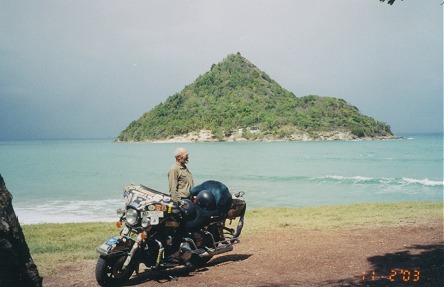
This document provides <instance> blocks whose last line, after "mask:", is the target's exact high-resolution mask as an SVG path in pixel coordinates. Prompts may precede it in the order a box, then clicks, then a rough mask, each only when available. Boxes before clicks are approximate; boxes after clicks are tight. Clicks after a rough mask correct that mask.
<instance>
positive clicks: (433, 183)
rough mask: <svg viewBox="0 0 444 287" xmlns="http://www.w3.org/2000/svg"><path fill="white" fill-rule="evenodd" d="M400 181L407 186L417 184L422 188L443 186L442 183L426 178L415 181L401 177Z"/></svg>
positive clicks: (443, 182) (443, 183)
mask: <svg viewBox="0 0 444 287" xmlns="http://www.w3.org/2000/svg"><path fill="white" fill-rule="evenodd" d="M402 180H403V181H405V182H406V183H408V184H418V185H424V186H444V181H436V180H429V179H427V178H425V179H415V178H407V177H403V178H402Z"/></svg>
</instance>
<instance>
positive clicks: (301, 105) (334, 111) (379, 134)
mask: <svg viewBox="0 0 444 287" xmlns="http://www.w3.org/2000/svg"><path fill="white" fill-rule="evenodd" d="M393 137H394V136H393V133H392V132H391V130H390V126H389V125H387V124H386V123H383V122H379V121H377V120H375V119H374V118H372V117H368V116H366V115H363V114H362V113H360V111H359V109H358V108H357V107H355V106H352V105H350V104H348V103H347V102H346V101H345V100H343V99H338V98H332V97H322V96H317V95H308V96H303V97H296V96H295V95H294V94H293V93H292V92H290V91H288V90H286V89H284V88H283V87H281V86H280V85H279V84H278V83H277V82H276V81H274V80H273V79H271V78H270V77H269V76H268V75H267V74H266V73H265V72H263V71H261V70H260V69H259V68H257V67H256V66H255V65H253V64H252V63H251V62H250V61H248V60H247V59H246V58H244V57H243V56H242V55H241V54H240V53H237V54H231V55H228V56H227V57H226V58H225V59H224V60H223V61H222V62H220V63H218V64H213V65H212V66H211V70H210V71H208V72H206V73H205V74H203V75H200V76H199V77H198V78H197V79H196V80H195V81H194V82H193V83H191V84H189V85H188V86H186V87H185V88H184V89H183V90H182V91H180V92H179V93H176V94H174V95H173V96H170V97H169V98H168V99H167V100H166V101H165V102H164V103H160V104H159V105H157V106H155V107H154V108H153V109H152V110H150V111H148V112H146V113H144V114H143V115H142V116H141V117H140V118H139V119H137V120H134V121H133V122H131V123H130V124H129V126H128V127H127V128H126V129H125V130H123V131H122V132H121V133H120V135H118V136H117V138H116V141H117V142H127V141H135V142H175V141H189V142H195V141H267V140H268V141H277V140H285V141H293V140H295V141H297V140H351V139H386V138H393Z"/></svg>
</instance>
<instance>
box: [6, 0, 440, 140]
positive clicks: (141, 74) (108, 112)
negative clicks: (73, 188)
mask: <svg viewBox="0 0 444 287" xmlns="http://www.w3.org/2000/svg"><path fill="white" fill-rule="evenodd" d="M441 3H442V1H441V0H404V1H400V0H397V1H396V2H395V3H394V5H392V6H390V5H388V4H387V3H381V2H379V1H378V0H360V1H357V0H335V1H325V0H310V1H307V0H304V1H302V0H288V1H282V0H281V1H258V0H255V1H239V0H234V1H223V0H217V1H216V0H214V1H210V0H205V1H185V0H180V1H179V0H178V1H174V0H162V1H147V0H144V1H136V0H132V1H110V0H106V1H91V0H87V1H78V0H76V1H58V0H54V1H21V0H14V1H10V0H0V140H4V139H48V138H49V139H68V138H114V137H116V136H117V135H118V134H119V133H120V131H121V130H123V129H124V128H125V127H126V126H127V125H128V124H129V123H130V122H131V121H133V120H135V119H138V118H139V117H140V116H141V115H142V114H143V113H144V112H146V111H149V110H150V109H152V108H153V107H154V106H155V105H157V104H159V103H161V102H164V101H165V100H166V99H167V98H168V97H169V96H171V95H173V94H175V93H178V92H180V91H181V90H182V89H183V88H184V87H185V86H186V85H188V84H190V83H192V82H193V81H194V80H195V79H196V78H197V77H198V76H199V75H201V74H204V73H205V72H207V71H209V70H210V68H211V65H212V64H216V63H219V62H220V61H222V60H223V59H224V58H225V57H226V56H227V55H228V54H232V53H237V52H240V53H241V54H242V55H243V56H244V57H245V58H247V59H248V60H250V61H251V62H252V63H253V64H255V65H256V66H257V67H258V68H259V69H261V70H262V71H265V72H266V73H267V74H268V75H270V77H271V78H273V79H274V80H276V81H277V82H278V83H279V84H280V85H281V86H282V87H284V88H285V89H287V90H289V91H291V92H293V93H294V94H295V95H296V96H305V95H309V94H316V95H320V96H331V97H337V98H343V99H345V100H346V101H347V102H349V103H350V104H352V105H354V106H357V107H358V108H359V109H360V110H361V112H362V113H364V114H366V115H368V116H371V117H374V118H376V119H377V120H380V121H383V122H386V123H387V124H389V125H390V126H391V127H392V131H393V132H395V134H396V133H405V132H440V131H441V132H442V125H443V6H442V5H440V4H441Z"/></svg>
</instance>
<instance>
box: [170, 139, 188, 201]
mask: <svg viewBox="0 0 444 287" xmlns="http://www.w3.org/2000/svg"><path fill="white" fill-rule="evenodd" d="M174 156H175V157H176V162H175V163H174V164H173V165H172V166H171V168H170V170H169V171H168V185H169V191H170V195H171V198H172V199H173V201H174V202H178V201H179V200H180V199H184V198H188V199H189V198H190V189H191V188H192V187H193V185H194V182H193V175H192V174H191V172H190V171H189V170H188V168H187V166H186V164H187V162H188V159H189V154H188V152H187V150H186V149H185V148H182V147H181V148H177V149H176V151H175V153H174Z"/></svg>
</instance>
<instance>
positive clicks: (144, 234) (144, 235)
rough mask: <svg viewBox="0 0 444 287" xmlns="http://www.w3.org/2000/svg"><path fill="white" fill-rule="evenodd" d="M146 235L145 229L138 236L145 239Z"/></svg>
mask: <svg viewBox="0 0 444 287" xmlns="http://www.w3.org/2000/svg"><path fill="white" fill-rule="evenodd" d="M146 237H147V234H146V232H145V231H144V232H142V233H141V234H140V238H142V240H145V238H146Z"/></svg>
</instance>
